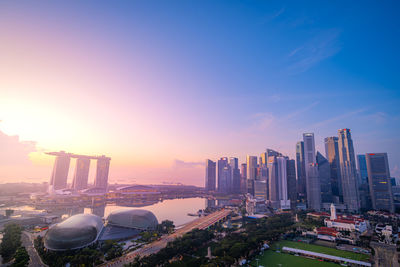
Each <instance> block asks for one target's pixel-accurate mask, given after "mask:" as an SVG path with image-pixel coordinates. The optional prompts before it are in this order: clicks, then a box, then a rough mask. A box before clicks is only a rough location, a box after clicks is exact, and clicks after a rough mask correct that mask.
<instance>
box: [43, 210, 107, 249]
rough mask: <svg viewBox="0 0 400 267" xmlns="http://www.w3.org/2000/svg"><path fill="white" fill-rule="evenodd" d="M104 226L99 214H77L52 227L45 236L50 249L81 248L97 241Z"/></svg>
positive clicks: (47, 246)
mask: <svg viewBox="0 0 400 267" xmlns="http://www.w3.org/2000/svg"><path fill="white" fill-rule="evenodd" d="M103 228H104V225H103V221H102V219H101V218H100V217H99V216H96V215H92V214H77V215H74V216H71V217H69V218H68V219H66V220H65V221H63V222H61V223H58V224H56V225H54V226H53V227H51V228H50V229H49V230H48V231H47V233H46V235H45V236H44V245H45V247H46V248H47V249H49V250H68V249H79V248H83V247H86V246H89V245H90V244H92V243H94V242H96V241H97V239H98V238H99V236H100V234H101V233H102V230H103Z"/></svg>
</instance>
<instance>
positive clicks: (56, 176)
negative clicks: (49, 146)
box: [49, 151, 71, 190]
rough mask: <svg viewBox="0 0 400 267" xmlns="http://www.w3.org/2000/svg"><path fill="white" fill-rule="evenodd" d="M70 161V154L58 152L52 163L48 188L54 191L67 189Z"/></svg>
mask: <svg viewBox="0 0 400 267" xmlns="http://www.w3.org/2000/svg"><path fill="white" fill-rule="evenodd" d="M70 161H71V158H70V154H68V153H65V152H64V151H60V152H58V153H57V157H56V159H55V161H54V167H53V173H52V174H51V178H50V184H49V186H50V188H51V189H54V190H58V189H64V188H66V187H67V179H68V171H69V163H70Z"/></svg>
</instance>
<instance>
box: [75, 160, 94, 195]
mask: <svg viewBox="0 0 400 267" xmlns="http://www.w3.org/2000/svg"><path fill="white" fill-rule="evenodd" d="M89 167H90V158H88V157H80V158H78V159H77V160H76V166H75V175H74V179H73V181H72V188H73V189H75V190H82V189H86V188H87V186H88V178H89Z"/></svg>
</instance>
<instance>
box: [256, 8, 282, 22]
mask: <svg viewBox="0 0 400 267" xmlns="http://www.w3.org/2000/svg"><path fill="white" fill-rule="evenodd" d="M285 10H286V7H282V8H280V9H277V10H275V11H274V12H272V13H270V14H267V15H265V16H264V17H262V19H261V22H260V23H261V24H265V23H268V22H270V21H272V20H274V19H277V18H278V17H280V16H281V15H282V14H283V13H285Z"/></svg>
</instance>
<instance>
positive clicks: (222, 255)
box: [127, 214, 294, 267]
mask: <svg viewBox="0 0 400 267" xmlns="http://www.w3.org/2000/svg"><path fill="white" fill-rule="evenodd" d="M216 229H218V226H216V227H214V228H212V229H210V230H198V229H195V230H193V231H191V232H189V233H187V234H185V235H184V236H183V237H181V238H177V239H176V240H174V241H173V242H170V243H168V245H167V247H166V248H164V249H161V250H160V251H159V252H158V253H157V254H153V255H150V256H147V257H143V258H136V259H135V261H134V262H132V263H130V264H129V265H127V266H129V267H138V266H231V265H232V264H235V263H237V262H238V261H239V260H240V259H242V258H249V257H252V256H253V254H254V253H255V252H256V251H257V250H258V248H260V247H261V246H262V245H263V244H264V243H265V242H266V241H268V242H271V241H275V240H278V239H279V237H280V236H281V235H282V234H283V233H285V232H287V231H291V230H293V229H294V223H293V221H292V218H291V215H290V214H282V215H277V216H274V217H270V218H264V219H260V220H254V221H250V222H248V223H247V224H246V225H245V226H244V229H243V230H241V231H236V232H231V233H228V234H226V235H225V236H224V237H222V238H221V239H219V240H218V239H217V236H218V235H219V233H220V232H219V231H218V230H216ZM208 247H211V248H212V256H213V257H211V258H208V257H206V254H207V248H208Z"/></svg>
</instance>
